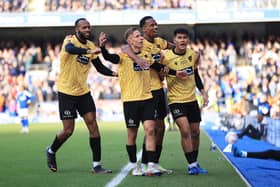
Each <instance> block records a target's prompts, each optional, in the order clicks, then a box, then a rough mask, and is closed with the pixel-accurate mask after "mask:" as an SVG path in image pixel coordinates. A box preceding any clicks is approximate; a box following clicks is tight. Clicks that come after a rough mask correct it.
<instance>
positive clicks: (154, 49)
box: [142, 37, 167, 90]
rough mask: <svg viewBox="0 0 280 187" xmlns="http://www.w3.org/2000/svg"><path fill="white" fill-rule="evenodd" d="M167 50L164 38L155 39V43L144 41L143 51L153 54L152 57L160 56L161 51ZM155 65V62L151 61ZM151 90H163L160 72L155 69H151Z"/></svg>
mask: <svg viewBox="0 0 280 187" xmlns="http://www.w3.org/2000/svg"><path fill="white" fill-rule="evenodd" d="M166 48H167V41H166V40H164V39H162V38H159V37H157V38H155V39H154V42H153V43H151V42H149V41H148V40H146V39H144V43H143V48H142V50H143V51H145V52H148V53H150V54H151V56H154V55H157V54H160V52H161V50H163V49H166ZM151 63H153V61H151ZM151 79H152V80H151V89H152V90H158V89H160V88H162V82H161V80H160V78H159V75H158V72H157V71H155V70H154V69H151Z"/></svg>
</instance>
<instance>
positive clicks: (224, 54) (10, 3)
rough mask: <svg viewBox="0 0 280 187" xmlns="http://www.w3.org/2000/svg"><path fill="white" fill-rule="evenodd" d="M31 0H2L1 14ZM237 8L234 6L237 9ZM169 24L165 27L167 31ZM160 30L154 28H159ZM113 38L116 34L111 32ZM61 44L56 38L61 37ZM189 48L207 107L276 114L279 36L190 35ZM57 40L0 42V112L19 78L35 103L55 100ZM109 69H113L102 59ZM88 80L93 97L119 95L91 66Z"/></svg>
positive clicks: (189, 0)
mask: <svg viewBox="0 0 280 187" xmlns="http://www.w3.org/2000/svg"><path fill="white" fill-rule="evenodd" d="M36 2H37V1H35V0H34V1H28V0H3V1H0V11H2V12H24V11H32V6H31V5H34V4H36ZM202 2H204V3H207V2H208V1H207V0H165V1H163V0H141V1H135V0H132V1H126V0H110V1H108V0H84V1H76V0H46V1H45V4H44V10H45V11H78V10H79V9H81V10H82V11H84V10H89V11H91V10H105V9H121V10H123V9H158V8H159V9H160V8H187V9H194V8H198V7H199V4H200V3H202ZM223 3H224V4H225V5H226V6H228V7H231V8H234V7H236V6H243V8H250V7H255V8H270V7H273V8H275V7H279V4H280V3H279V1H277V0H248V1H240V0H232V1H229V0H228V1H227V0H225V1H223ZM237 8H238V7H237ZM173 29H175V28H171V29H170V32H172V31H173ZM159 31H160V26H159ZM115 37H116V36H115ZM61 42H62V41H61ZM120 45H121V44H119V43H114V41H112V43H110V45H109V46H111V48H110V50H111V51H112V52H119V51H120ZM190 48H192V49H194V50H195V51H199V52H200V53H201V55H202V58H201V60H202V61H201V65H200V75H201V77H202V79H203V81H204V84H205V89H206V90H207V91H208V94H209V100H210V103H209V106H208V108H207V109H208V110H214V111H217V112H220V111H223V112H225V111H226V112H227V113H230V114H239V115H247V114H250V112H252V111H256V110H258V105H260V104H262V103H268V104H269V106H270V107H269V109H268V112H266V114H265V115H266V116H269V117H272V118H276V119H278V118H279V116H280V81H279V77H280V37H279V36H272V35H271V36H268V37H263V38H257V37H255V36H254V35H250V34H246V33H244V35H243V36H242V40H241V41H238V42H237V41H234V40H233V39H232V38H230V37H228V36H223V37H218V36H217V37H199V38H194V40H193V41H192V43H191V44H190ZM60 49H61V43H52V41H48V42H44V43H42V44H37V43H34V42H32V41H31V40H30V41H28V40H27V41H23V42H21V43H13V42H11V43H9V42H8V43H3V42H2V43H1V42H0V112H7V113H9V114H10V115H12V116H13V115H16V102H15V99H16V94H17V85H19V84H21V83H22V82H24V83H25V84H26V85H27V89H28V90H29V91H30V92H32V93H33V94H34V95H35V96H36V100H37V103H42V102H49V101H56V100H57V92H56V91H57V90H56V81H57V76H58V74H59V51H60ZM104 63H105V64H106V65H107V66H110V67H111V68H112V69H113V70H115V71H117V67H116V66H114V65H112V64H110V63H107V62H104ZM88 84H89V86H90V88H91V90H92V94H93V96H94V98H95V99H120V88H119V84H118V79H117V78H110V77H105V76H102V75H100V74H98V73H97V72H96V71H95V69H94V68H93V69H92V72H91V73H90V75H89V79H88Z"/></svg>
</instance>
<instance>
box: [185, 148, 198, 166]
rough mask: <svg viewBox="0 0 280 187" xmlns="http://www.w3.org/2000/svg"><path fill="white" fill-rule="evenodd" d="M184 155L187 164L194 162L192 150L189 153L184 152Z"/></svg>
mask: <svg viewBox="0 0 280 187" xmlns="http://www.w3.org/2000/svg"><path fill="white" fill-rule="evenodd" d="M185 157H186V159H187V161H188V163H189V164H191V163H194V162H196V158H195V153H194V151H193V152H189V153H185Z"/></svg>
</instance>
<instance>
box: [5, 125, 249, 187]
mask: <svg viewBox="0 0 280 187" xmlns="http://www.w3.org/2000/svg"><path fill="white" fill-rule="evenodd" d="M99 126H100V131H101V136H102V163H103V165H104V166H105V167H109V168H110V169H112V170H113V174H108V175H93V174H91V173H90V169H91V152H90V149H89V144H88V131H87V128H86V127H85V126H84V125H83V124H77V125H76V129H75V132H74V134H73V135H72V137H71V138H70V139H69V140H68V141H67V142H66V143H65V144H64V145H63V147H62V148H61V149H60V150H59V152H58V153H57V163H58V172H56V173H52V172H50V171H49V170H48V168H47V166H46V158H45V148H46V146H47V145H49V144H50V143H51V142H52V140H53V138H54V136H55V133H56V132H58V131H59V130H60V129H61V124H32V125H31V126H30V133H29V134H20V133H19V131H20V126H19V125H0V186H3V187H4V186H5V187H21V186H22V187H27V186H28V187H33V186H34V187H44V186H46V187H50V186H51V187H62V186H67V187H72V186H73V187H74V186H81V187H87V186H91V187H95V186H96V187H99V186H104V185H105V184H106V183H108V181H110V180H111V179H112V178H113V177H114V176H115V175H116V174H117V173H118V172H119V171H120V169H121V168H122V167H123V166H124V165H125V164H126V163H127V160H128V159H127V153H126V149H125V142H126V130H125V127H124V124H123V123H100V125H99ZM141 129H142V128H141ZM142 137H143V132H142V130H141V131H140V136H139V138H138V140H139V141H138V148H140V146H141V143H142V140H143V138H142ZM179 137H180V135H179V132H177V131H172V132H166V137H165V142H164V149H163V153H162V157H161V163H162V165H164V167H167V168H171V169H173V170H174V171H175V173H174V174H172V175H163V176H161V177H133V176H128V177H126V178H125V180H124V181H123V182H122V183H121V184H120V185H119V186H123V187H124V186H133V187H137V186H141V187H145V186H147V187H148V186H161V187H165V186H176V187H181V186H182V187H183V186H184V187H185V186H213V187H214V186H215V187H217V186H246V185H245V183H244V182H243V181H242V180H241V179H240V177H239V176H238V175H237V174H236V173H235V171H234V169H233V168H232V167H231V166H230V164H229V163H228V162H227V161H226V160H225V159H223V156H222V155H221V154H220V153H219V152H212V151H209V147H210V142H209V140H208V138H207V136H206V135H205V134H203V133H202V136H201V149H200V156H199V161H200V164H201V165H202V166H203V167H205V168H207V169H208V170H209V174H208V175H200V176H188V175H187V174H186V161H185V158H184V156H183V152H182V149H181V146H180V138H179Z"/></svg>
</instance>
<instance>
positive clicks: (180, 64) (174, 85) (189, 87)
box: [162, 49, 198, 104]
mask: <svg viewBox="0 0 280 187" xmlns="http://www.w3.org/2000/svg"><path fill="white" fill-rule="evenodd" d="M197 57H198V56H197V54H196V53H195V52H194V51H193V50H191V49H187V51H186V53H185V54H183V55H178V54H175V53H174V52H173V50H167V51H166V53H165V54H164V60H163V62H162V63H163V64H164V65H166V66H167V67H169V68H170V69H174V70H185V71H186V72H187V74H188V77H187V79H184V80H182V79H179V78H177V77H176V76H174V75H169V74H168V75H167V87H168V94H167V96H168V103H169V104H172V103H186V102H192V101H195V100H196V96H195V87H196V84H195V78H194V67H195V66H194V65H195V61H196V59H197Z"/></svg>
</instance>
